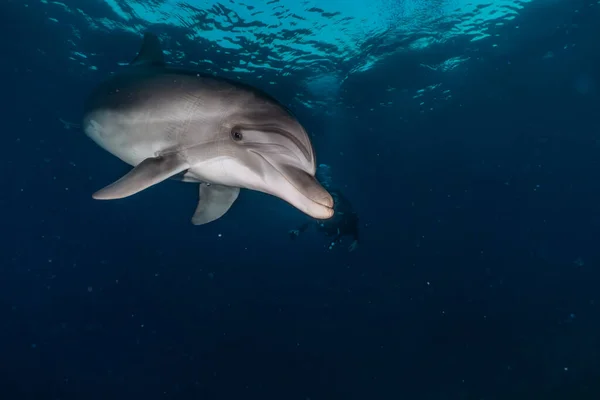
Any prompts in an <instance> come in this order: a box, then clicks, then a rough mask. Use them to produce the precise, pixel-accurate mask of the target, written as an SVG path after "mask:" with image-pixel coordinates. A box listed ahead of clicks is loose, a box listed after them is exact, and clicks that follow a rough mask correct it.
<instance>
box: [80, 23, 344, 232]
mask: <svg viewBox="0 0 600 400" xmlns="http://www.w3.org/2000/svg"><path fill="white" fill-rule="evenodd" d="M83 129H84V131H85V133H86V134H87V135H88V136H89V137H90V138H91V139H92V140H94V141H95V142H96V143H97V144H98V145H99V146H100V147H102V148H104V149H105V150H106V151H108V152H110V153H111V154H113V155H115V156H116V157H118V158H120V159H121V160H123V161H125V162H126V163H128V164H130V165H132V166H134V168H133V170H131V171H130V172H129V173H128V174H126V175H125V176H123V177H122V178H121V179H119V180H117V181H116V182H114V183H112V184H110V185H108V186H107V187H105V188H103V189H101V190H99V191H98V192H96V193H94V195H93V198H95V199H101V200H111V199H120V198H123V197H127V196H131V195H133V194H135V193H137V192H140V191H142V190H144V189H146V188H148V187H150V186H152V185H155V184H157V183H159V182H162V181H164V180H166V179H168V178H175V179H179V180H182V181H184V182H196V183H200V189H199V191H200V201H199V202H198V207H197V208H196V212H195V213H194V216H193V218H192V223H194V224H196V225H201V224H206V223H208V222H211V221H214V220H216V219H218V218H220V217H222V216H223V215H224V214H225V213H226V212H227V210H229V208H230V207H231V205H232V204H233V202H234V201H235V200H236V199H237V197H238V194H239V191H240V188H244V189H250V190H256V191H259V192H263V193H268V194H271V195H273V196H276V197H279V198H281V199H283V200H285V201H287V202H288V203H290V204H291V205H293V206H294V207H296V208H297V209H299V210H300V211H302V212H304V213H306V214H308V215H310V216H311V217H314V218H318V219H327V218H330V217H332V216H333V199H332V198H331V195H330V194H329V193H328V192H327V190H326V189H325V188H323V186H322V185H321V184H320V183H319V182H318V181H317V180H316V178H315V172H316V161H315V154H314V150H313V147H312V144H311V142H310V139H309V137H308V135H307V133H306V131H305V130H304V128H303V127H302V125H300V123H299V122H298V120H297V119H296V118H295V117H294V116H293V115H292V114H291V113H290V112H289V111H288V110H287V109H286V108H285V107H283V106H282V105H281V104H280V103H279V102H277V100H275V99H274V98H272V97H271V96H269V95H267V94H266V93H264V92H262V91H260V90H258V89H256V88H254V87H251V86H249V85H245V84H243V83H240V82H236V81H232V80H228V79H224V78H218V77H215V76H212V75H206V74H202V73H198V72H194V71H188V70H181V69H174V68H168V67H166V65H165V62H164V56H163V52H162V49H161V47H160V42H159V40H158V37H156V36H155V35H153V34H150V33H146V34H145V35H144V41H143V44H142V47H141V49H140V51H139V53H138V55H137V56H136V58H135V59H134V60H133V61H132V62H131V63H130V66H128V67H126V71H124V72H123V73H119V74H116V75H114V76H113V77H112V78H110V79H109V80H108V81H106V82H104V83H102V84H101V85H99V86H98V87H97V88H96V89H95V90H94V91H93V93H92V94H91V96H90V97H89V98H88V100H87V102H86V106H85V115H84V118H83Z"/></svg>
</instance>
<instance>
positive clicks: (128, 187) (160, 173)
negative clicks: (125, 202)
mask: <svg viewBox="0 0 600 400" xmlns="http://www.w3.org/2000/svg"><path fill="white" fill-rule="evenodd" d="M187 168H189V165H188V164H187V163H186V162H185V161H184V160H183V159H182V158H181V157H180V156H179V154H177V153H171V154H167V155H164V156H159V157H153V158H146V159H145V160H144V161H142V162H141V163H139V164H138V165H137V166H136V167H135V168H134V169H132V170H131V171H129V172H128V173H127V174H126V175H125V176H123V177H122V178H121V179H119V180H118V181H116V182H113V183H111V184H110V185H108V186H106V187H105V188H103V189H100V190H99V191H97V192H96V193H94V194H93V195H92V197H93V198H94V199H97V200H114V199H122V198H123V197H127V196H131V195H132V194H136V193H137V192H141V191H142V190H144V189H147V188H149V187H150V186H152V185H156V184H157V183H159V182H162V181H164V180H165V179H168V178H170V177H172V176H173V175H176V174H178V173H180V172H181V171H185V170H186V169H187Z"/></svg>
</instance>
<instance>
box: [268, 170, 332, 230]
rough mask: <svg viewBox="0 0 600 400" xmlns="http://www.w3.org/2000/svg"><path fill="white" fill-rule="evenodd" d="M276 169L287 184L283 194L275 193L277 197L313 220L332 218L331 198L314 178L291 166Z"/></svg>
mask: <svg viewBox="0 0 600 400" xmlns="http://www.w3.org/2000/svg"><path fill="white" fill-rule="evenodd" d="M276 169H277V170H278V171H279V173H280V174H281V175H282V177H283V178H284V179H285V181H287V183H288V184H289V186H288V188H286V190H285V191H284V193H276V195H277V196H278V197H281V198H282V199H283V200H285V201H287V202H288V203H290V204H291V205H293V206H294V207H296V208H297V209H299V210H300V211H302V212H304V213H305V214H308V215H310V216H311V217H313V218H317V219H329V218H331V217H333V198H332V197H331V195H330V194H329V192H327V190H326V189H325V188H324V187H323V186H322V185H321V184H320V183H319V181H317V179H316V178H315V177H314V176H312V175H310V174H308V173H307V172H305V171H303V170H302V169H299V168H297V167H294V166H292V165H278V166H277V168H276Z"/></svg>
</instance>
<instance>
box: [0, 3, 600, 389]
mask: <svg viewBox="0 0 600 400" xmlns="http://www.w3.org/2000/svg"><path fill="white" fill-rule="evenodd" d="M566 3H569V4H566ZM575 3H577V2H575V1H573V2H566V1H565V2H557V3H556V4H553V8H548V9H541V8H538V7H534V8H532V9H531V10H528V11H527V12H523V16H522V17H521V19H520V20H519V24H520V26H521V27H522V30H526V28H527V27H529V26H533V25H535V24H536V23H539V24H542V23H547V24H552V25H556V26H557V27H560V26H563V27H564V25H565V24H568V25H569V26H576V27H577V29H574V28H573V29H570V30H569V36H568V37H566V36H565V35H564V32H565V29H558V28H557V30H556V31H554V33H552V32H553V31H549V32H550V33H548V34H547V35H546V36H542V37H535V38H533V39H532V40H529V41H528V40H525V39H524V38H527V32H525V33H522V35H524V36H523V37H522V38H521V40H520V41H519V42H515V43H513V44H512V46H507V47H508V50H505V51H498V52H495V53H489V54H481V55H480V56H478V57H477V58H474V59H473V61H472V63H471V64H469V65H470V67H469V69H468V70H467V71H464V72H462V73H461V74H460V75H457V76H456V77H455V83H456V85H455V87H454V88H453V90H454V94H455V96H454V97H455V99H454V100H453V101H449V102H448V103H447V104H444V105H443V107H442V106H441V107H439V109H436V110H435V111H434V112H423V113H421V112H420V111H419V110H418V109H415V110H413V109H411V108H410V107H409V106H406V108H404V109H398V110H397V112H394V110H391V111H390V110H389V109H388V110H378V111H374V112H371V111H369V109H370V106H369V105H368V104H367V103H368V100H369V99H372V98H376V97H377V96H378V93H376V92H374V91H372V90H373V89H372V88H373V87H378V86H377V85H376V84H374V83H375V82H377V81H378V80H381V79H385V78H384V77H386V76H388V77H391V76H395V77H397V79H401V80H404V81H406V82H407V85H406V86H409V84H410V82H414V81H415V80H416V79H421V78H422V77H419V76H417V75H414V74H418V73H422V72H417V70H416V68H414V66H415V65H418V64H419V63H420V62H422V59H421V58H423V57H425V58H426V57H427V56H428V54H418V55H402V56H398V57H396V58H397V59H395V58H394V59H392V60H390V61H389V64H386V65H380V66H378V67H377V68H376V70H374V71H373V72H366V73H364V74H362V75H361V77H360V79H359V78H354V79H350V80H349V81H347V82H346V84H345V87H344V93H345V96H346V98H350V99H354V104H355V108H353V109H351V110H350V111H345V112H343V113H339V114H337V115H335V116H325V115H321V116H315V115H314V113H311V112H308V110H304V109H302V108H301V107H296V109H295V112H296V113H297V114H298V115H299V117H300V119H301V120H302V122H303V123H304V124H305V125H306V127H307V129H308V130H309V131H311V132H313V133H314V134H315V140H314V141H315V146H316V149H317V152H318V158H319V160H318V161H319V162H324V163H327V164H330V165H331V166H332V169H333V174H334V181H335V183H336V184H337V185H338V186H341V187H342V188H344V190H345V191H346V193H347V196H348V197H349V198H350V199H351V201H352V202H353V203H354V205H355V208H356V209H357V210H358V212H359V214H360V216H361V224H362V225H361V229H362V238H363V242H362V243H361V244H360V247H359V249H358V250H357V251H356V252H355V253H347V252H346V251H344V250H343V249H337V251H328V250H327V246H326V244H327V243H326V241H325V239H324V238H321V237H318V236H317V235H316V234H312V235H309V234H307V235H306V236H305V237H303V238H301V239H300V240H298V241H295V242H290V241H289V239H288V236H287V234H286V232H287V231H288V230H289V229H291V228H293V227H294V226H296V225H297V224H299V223H301V222H303V221H304V220H305V217H304V216H303V215H301V214H300V212H298V211H296V210H294V209H292V208H291V207H290V206H288V205H286V204H285V203H283V202H282V201H280V200H278V199H275V198H272V197H268V196H266V195H262V194H257V193H250V192H243V194H242V195H241V196H240V199H239V200H238V202H237V203H236V204H235V207H233V209H232V210H231V211H230V212H229V213H228V214H227V215H226V216H225V217H224V218H223V219H222V220H220V221H218V222H216V223H214V224H210V225H207V226H203V227H194V226H193V225H191V224H190V222H189V219H190V217H191V214H192V213H193V210H194V208H195V203H196V200H197V188H196V186H195V185H189V184H182V183H179V182H165V183H162V184H160V185H157V186H156V187H153V188H150V189H148V190H147V191H145V192H144V193H141V194H139V195H136V196H133V197H131V198H127V199H124V200H119V201H112V202H100V201H93V200H92V199H91V194H92V193H93V192H94V191H96V190H98V189H99V188H101V187H103V186H105V185H106V184H108V183H110V182H111V181H113V180H115V179H116V178H118V177H119V176H121V175H122V174H124V173H126V171H128V167H127V166H126V165H124V164H123V163H121V162H120V161H119V160H117V159H116V158H114V157H112V156H110V155H109V154H108V153H106V152H104V151H102V150H101V149H100V148H99V147H97V146H96V145H94V144H93V143H92V142H91V141H90V140H89V139H88V138H86V137H85V136H84V134H83V133H82V132H81V131H80V130H79V129H77V128H72V129H69V130H67V129H65V128H64V127H63V125H62V124H61V122H60V121H59V118H62V119H64V120H69V121H75V122H79V119H80V116H81V109H82V103H83V100H84V99H85V96H86V95H87V94H88V93H89V91H90V90H91V89H92V88H93V86H94V85H95V84H97V83H98V82H99V80H100V79H102V78H103V74H104V72H102V71H106V70H114V69H115V68H116V67H115V64H116V62H118V61H122V60H124V59H129V58H131V57H133V55H134V54H135V52H136V51H137V49H138V46H139V40H140V39H139V37H136V36H134V35H127V34H116V33H115V34H114V35H106V34H101V33H99V32H94V31H89V32H87V31H83V33H82V37H84V38H85V41H89V42H90V43H92V42H93V47H94V48H95V49H97V50H98V53H99V54H100V55H101V57H105V58H106V59H105V61H104V62H105V64H103V65H102V64H99V65H98V67H99V71H97V72H94V73H92V72H89V73H82V72H81V71H79V70H76V69H75V67H74V66H73V65H74V64H73V63H67V60H66V59H65V54H68V53H67V51H66V44H65V41H66V40H67V39H68V37H69V35H70V31H69V30H68V29H67V28H66V27H65V28H64V32H62V33H60V32H61V28H60V26H59V28H57V27H56V26H53V28H52V32H53V34H52V35H51V34H49V33H48V32H50V30H49V29H48V28H47V24H48V22H47V16H45V15H44V13H43V12H41V11H40V12H36V11H35V4H34V3H32V5H31V6H30V8H29V9H24V8H23V7H22V5H21V4H20V3H18V2H12V3H8V4H4V5H2V6H1V7H0V16H1V17H0V22H1V23H0V25H1V26H2V28H1V29H2V33H3V35H2V38H1V39H0V46H1V48H2V51H3V54H4V56H3V57H1V58H0V73H2V76H3V79H2V82H3V84H2V99H3V100H2V114H1V115H2V121H3V127H2V129H1V131H2V138H3V145H2V150H3V151H2V159H1V165H2V171H3V172H2V174H1V175H0V179H1V181H0V184H1V187H2V196H0V205H1V210H2V211H3V218H2V230H1V232H2V241H1V244H0V398H1V399H29V398H32V399H33V398H35V399H84V398H85V399H107V398H110V399H131V398H145V399H155V398H171V399H188V398H189V399H191V398H193V399H241V398H243V399H286V400H287V399H289V400H293V399H299V400H307V399H311V400H319V399H344V400H349V399H373V400H379V399H382V400H384V399H399V398H410V399H486V400H487V399H598V398H600V358H599V357H600V347H599V346H600V336H599V335H600V315H599V311H598V302H600V298H598V293H600V290H599V284H600V271H599V262H600V251H599V250H598V238H599V237H600V217H599V215H600V179H599V174H598V170H599V168H600V165H598V164H599V163H598V160H599V159H600V158H599V156H600V142H599V139H600V137H599V136H598V135H599V132H600V118H598V117H599V113H598V110H599V109H600V91H599V89H600V86H598V85H600V51H599V45H598V37H600V14H599V12H598V7H597V6H596V7H587V4H586V2H580V3H579V4H575ZM582 5H585V6H586V8H582V7H581V6H582ZM579 8H581V9H582V10H583V11H582V12H579V13H575V12H574V10H575V9H579ZM99 12H100V11H99ZM161 29H162V30H167V29H168V28H166V27H155V30H158V31H160V30H161ZM506 29H507V30H508V28H506ZM57 32H58V33H57ZM172 34H173V35H175V36H176V35H178V34H179V33H178V32H177V31H173V32H172ZM53 35H54V36H53ZM567 44H569V45H572V44H576V45H575V46H573V47H572V48H571V49H570V53H569V55H568V56H565V57H562V58H558V57H557V58H556V59H553V60H552V61H551V62H548V60H545V59H544V58H543V56H544V54H546V53H547V52H548V51H549V49H560V48H563V47H564V46H565V45H567ZM101 57H99V58H98V60H100V61H99V62H102V58H101ZM420 57H421V58H420ZM411 73H412V74H413V75H411ZM398 76H400V78H398ZM582 76H584V77H585V82H587V83H588V84H589V85H590V87H591V89H590V90H589V91H588V92H587V93H581V91H580V90H578V86H577V82H578V81H579V80H580V79H583V78H581V77H582ZM390 79H392V78H390ZM395 79H396V78H395ZM459 83H460V84H459ZM449 84H450V85H452V83H451V82H449ZM594 85H595V86H594ZM267 89H268V88H267ZM288 89H289V88H287V87H280V88H279V89H275V90H274V91H272V93H273V94H274V95H275V96H277V97H279V98H281V99H282V101H284V102H285V101H291V100H290V99H289V98H287V99H286V93H288ZM398 107H400V106H398ZM398 113H403V115H404V116H405V118H403V119H402V121H401V122H400V120H399V119H398ZM342 154H343V155H342ZM219 234H221V236H220V237H219ZM578 259H581V261H583V262H582V263H579V262H576V261H577V260H578ZM580 264H583V265H580Z"/></svg>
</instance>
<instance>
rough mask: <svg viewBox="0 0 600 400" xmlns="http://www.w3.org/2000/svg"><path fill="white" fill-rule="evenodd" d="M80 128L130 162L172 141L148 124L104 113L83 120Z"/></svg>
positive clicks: (160, 150)
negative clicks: (150, 127) (149, 127)
mask: <svg viewBox="0 0 600 400" xmlns="http://www.w3.org/2000/svg"><path fill="white" fill-rule="evenodd" d="M83 129H84V131H85V133H86V134H87V135H88V136H89V137H90V138H91V139H92V140H93V141H94V142H96V143H97V144H98V145H99V146H100V147H102V148H103V149H104V150H106V151H108V152H109V153H111V154H113V155H114V156H116V157H118V158H120V159H121V160H123V161H124V162H126V163H128V164H130V165H132V166H136V165H138V164H139V163H141V162H142V161H143V160H145V159H147V158H150V157H155V156H157V155H158V154H160V153H161V152H163V151H165V150H167V149H169V148H173V145H174V143H173V142H172V140H170V138H168V137H167V135H166V134H161V133H160V131H159V130H156V131H155V132H152V131H153V130H152V129H150V130H149V129H148V126H147V124H142V123H136V122H135V121H122V118H121V119H120V118H119V117H115V116H109V115H106V114H103V115H102V116H93V115H92V116H89V117H88V118H86V119H85V120H84V125H83Z"/></svg>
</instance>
